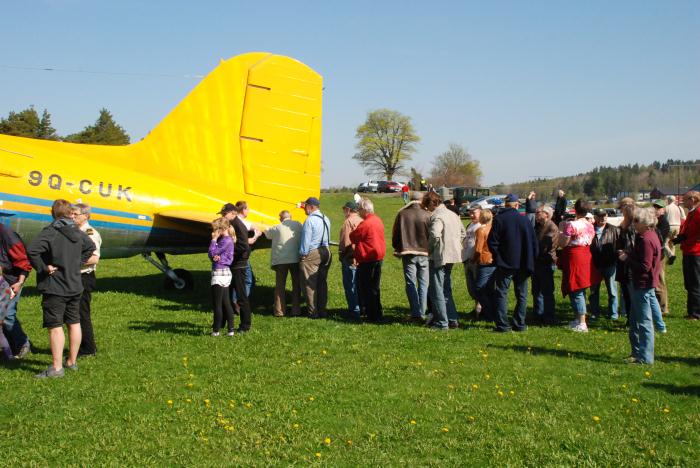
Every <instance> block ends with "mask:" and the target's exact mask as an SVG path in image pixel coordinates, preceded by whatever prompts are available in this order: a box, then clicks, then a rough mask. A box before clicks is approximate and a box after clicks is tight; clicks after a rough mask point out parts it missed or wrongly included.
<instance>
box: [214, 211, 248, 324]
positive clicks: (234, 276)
mask: <svg viewBox="0 0 700 468" xmlns="http://www.w3.org/2000/svg"><path fill="white" fill-rule="evenodd" d="M219 213H220V214H221V216H223V217H224V218H226V219H228V220H229V222H230V223H231V226H232V227H233V230H234V231H235V233H236V241H235V242H234V244H233V263H232V264H231V286H233V289H234V291H236V294H237V302H238V310H239V311H240V312H239V313H240V314H241V322H240V324H239V326H238V332H239V333H245V332H247V331H248V330H250V327H251V312H250V302H249V301H248V295H247V294H246V290H245V288H246V286H245V278H246V267H247V265H248V257H250V244H249V243H248V228H247V227H246V225H245V224H243V221H241V219H240V218H239V217H238V216H237V214H238V210H237V209H236V205H234V204H232V203H226V204H225V205H224V206H223V208H221V211H220V212H219Z"/></svg>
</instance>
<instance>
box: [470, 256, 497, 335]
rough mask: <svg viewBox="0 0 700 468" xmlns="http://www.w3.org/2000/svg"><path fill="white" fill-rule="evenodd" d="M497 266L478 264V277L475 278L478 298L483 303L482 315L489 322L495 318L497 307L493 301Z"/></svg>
mask: <svg viewBox="0 0 700 468" xmlns="http://www.w3.org/2000/svg"><path fill="white" fill-rule="evenodd" d="M495 272H496V267H495V266H492V265H478V266H477V267H476V278H475V279H474V289H475V290H476V299H477V301H479V304H481V315H482V316H483V317H484V318H485V319H486V320H488V321H489V322H491V321H493V320H495V315H496V311H495V307H494V303H493V282H494V273H495Z"/></svg>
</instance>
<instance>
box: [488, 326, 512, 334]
mask: <svg viewBox="0 0 700 468" xmlns="http://www.w3.org/2000/svg"><path fill="white" fill-rule="evenodd" d="M491 331H492V332H494V333H509V332H510V331H511V330H510V328H498V327H494V328H493V329H492V330H491Z"/></svg>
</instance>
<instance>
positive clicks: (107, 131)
mask: <svg viewBox="0 0 700 468" xmlns="http://www.w3.org/2000/svg"><path fill="white" fill-rule="evenodd" d="M0 133H3V134H5V135H12V136H19V137H26V138H38V139H41V140H53V141H65V142H68V143H85V144H96V145H128V144H129V143H130V141H131V138H129V135H128V134H127V133H126V130H124V128H123V127H122V126H121V125H119V124H117V123H116V122H115V121H114V117H113V116H112V114H111V113H110V112H109V111H108V110H107V109H105V108H102V109H100V115H99V117H97V120H96V121H95V123H94V124H93V125H88V126H86V127H85V128H84V129H83V130H82V131H80V132H77V133H72V134H70V135H66V136H63V137H62V136H59V135H58V133H56V129H55V128H53V126H52V124H51V114H49V112H48V111H47V110H46V109H44V111H43V112H42V114H41V117H40V116H39V113H38V112H37V111H36V109H35V108H34V106H30V107H28V108H27V109H24V110H22V111H20V112H14V111H10V113H9V115H8V116H7V117H3V118H0Z"/></svg>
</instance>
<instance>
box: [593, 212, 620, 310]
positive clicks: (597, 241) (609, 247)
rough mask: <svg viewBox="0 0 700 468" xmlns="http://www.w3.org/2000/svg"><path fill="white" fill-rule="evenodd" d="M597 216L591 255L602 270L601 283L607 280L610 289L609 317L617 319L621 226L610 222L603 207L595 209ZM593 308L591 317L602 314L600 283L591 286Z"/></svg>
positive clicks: (596, 265) (597, 267)
mask: <svg viewBox="0 0 700 468" xmlns="http://www.w3.org/2000/svg"><path fill="white" fill-rule="evenodd" d="M593 216H594V217H595V224H594V226H593V227H594V228H595V237H594V238H593V241H592V242H591V256H592V257H593V265H594V266H595V267H596V269H597V270H598V271H599V272H600V276H601V277H602V280H601V283H602V281H603V280H604V281H605V287H606V289H607V290H608V318H609V319H611V320H617V317H618V313H617V283H616V282H615V273H616V265H617V254H616V253H615V245H616V244H617V239H618V238H619V237H620V228H618V227H617V226H613V225H612V224H610V223H608V213H607V211H605V210H604V209H603V208H596V209H595V210H593ZM588 300H589V302H590V308H591V318H596V317H598V316H599V315H600V283H598V284H594V285H592V286H591V294H590V296H589V298H588Z"/></svg>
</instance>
